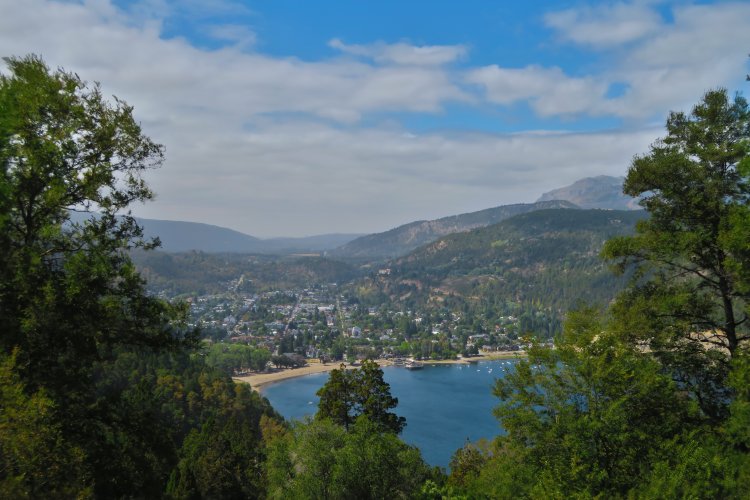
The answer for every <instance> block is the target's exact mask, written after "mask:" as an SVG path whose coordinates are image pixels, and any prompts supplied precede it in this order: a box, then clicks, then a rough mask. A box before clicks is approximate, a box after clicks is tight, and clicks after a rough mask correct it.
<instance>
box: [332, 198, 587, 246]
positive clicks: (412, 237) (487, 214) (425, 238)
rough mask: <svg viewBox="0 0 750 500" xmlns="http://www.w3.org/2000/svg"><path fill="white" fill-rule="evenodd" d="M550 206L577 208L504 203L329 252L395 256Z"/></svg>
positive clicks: (391, 231) (405, 227)
mask: <svg viewBox="0 0 750 500" xmlns="http://www.w3.org/2000/svg"><path fill="white" fill-rule="evenodd" d="M549 208H561V209H562V208H564V209H577V208H579V207H578V206H576V205H575V204H573V203H571V202H568V201H564V200H551V201H543V202H538V203H516V204H512V205H500V206H498V207H493V208H487V209H484V210H479V211H476V212H467V213H464V214H459V215H450V216H447V217H441V218H439V219H434V220H422V221H414V222H409V223H407V224H403V225H401V226H398V227H395V228H393V229H389V230H388V231H384V232H382V233H374V234H368V235H365V236H361V237H359V238H356V239H354V240H352V241H350V242H348V243H346V244H345V245H342V246H341V247H339V248H336V249H335V250H333V251H331V252H329V253H328V255H330V256H332V257H341V258H359V259H392V258H397V257H400V256H402V255H405V254H407V253H409V252H410V251H412V250H415V249H416V248H419V247H420V246H422V245H425V244H427V243H430V242H432V241H435V240H437V239H438V238H440V237H441V236H446V235H448V234H453V233H460V232H465V231H470V230H472V229H476V228H479V227H485V226H489V225H492V224H495V223H498V222H501V221H503V220H505V219H508V218H509V217H513V216H515V215H519V214H522V213H526V212H530V211H534V210H543V209H549Z"/></svg>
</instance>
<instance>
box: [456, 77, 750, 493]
mask: <svg viewBox="0 0 750 500" xmlns="http://www.w3.org/2000/svg"><path fill="white" fill-rule="evenodd" d="M749 127H750V111H748V107H747V104H746V102H745V101H744V99H742V98H741V97H736V98H735V99H734V101H731V100H730V99H729V97H728V96H727V93H726V92H725V91H723V90H719V91H712V92H709V93H707V94H706V96H705V97H704V99H703V101H702V102H701V103H700V104H699V105H697V106H696V107H695V108H694V110H693V112H692V114H691V115H690V116H687V115H685V114H682V113H673V114H671V115H670V118H669V121H668V122H667V131H668V135H667V137H665V138H664V139H662V140H660V141H658V142H657V143H655V144H654V145H653V146H652V148H651V152H650V153H649V154H648V155H645V156H641V157H637V158H636V159H635V160H634V162H633V166H632V167H631V169H630V171H629V173H628V177H627V179H626V181H625V192H626V193H627V194H629V195H631V196H640V195H642V196H643V199H642V201H641V204H642V205H643V206H644V207H645V208H646V209H647V210H648V211H649V213H650V218H648V219H644V220H641V221H640V222H639V223H638V225H637V231H636V234H635V235H633V236H621V237H617V238H613V239H612V240H610V241H609V242H607V244H606V246H605V250H604V255H605V256H607V257H609V258H611V259H613V260H614V261H615V264H616V267H617V269H618V270H619V271H626V270H629V269H632V268H633V267H634V268H635V275H634V279H633V280H632V282H631V284H630V286H629V287H628V289H627V290H625V292H624V293H622V294H621V295H620V297H619V298H618V299H617V302H616V304H615V305H614V307H613V308H612V310H611V311H612V315H611V316H612V317H611V318H610V319H609V320H608V321H607V322H605V321H603V320H599V319H597V317H598V316H597V314H596V313H595V311H591V310H588V311H583V312H580V313H576V314H571V315H570V316H569V317H568V319H567V321H566V325H565V330H564V333H563V335H562V336H561V337H560V338H558V339H557V341H556V345H555V348H554V349H553V348H540V347H534V348H532V349H531V350H530V351H529V356H528V360H527V361H522V362H519V363H518V364H517V367H516V370H515V372H513V373H511V374H509V375H508V376H506V377H505V378H504V379H501V380H498V381H497V383H496V387H495V394H496V395H497V396H498V397H499V398H500V400H501V404H500V406H499V407H498V408H497V409H496V415H497V416H498V418H499V419H500V421H501V424H502V425H503V427H504V428H505V429H506V431H507V435H505V436H501V437H499V438H498V439H497V441H496V443H495V448H494V450H492V453H491V456H489V458H487V459H486V462H485V464H484V465H482V466H481V470H480V472H479V474H478V475H468V477H469V480H468V481H464V484H465V490H466V491H467V492H469V494H470V495H471V496H476V497H482V496H487V497H492V498H494V497H503V498H505V497H528V498H540V497H543V498H569V497H585V498H591V497H598V498H600V497H606V498H610V497H615V498H617V497H620V498H624V497H628V498H744V497H746V496H747V491H748V489H749V488H750V482H749V478H750V474H748V473H747V472H746V471H747V465H748V464H749V463H750V461H749V458H748V457H750V454H748V450H750V446H748V445H750V441H749V439H750V438H748V436H749V434H748V432H747V429H748V427H749V426H750V419H749V418H748V415H750V410H748V408H750V405H749V404H748V400H750V396H749V394H748V390H747V387H748V383H750V370H748V366H750V365H749V364H748V362H747V353H746V350H745V348H744V343H745V342H746V340H747V339H748V338H750V334H749V333H748V326H747V324H746V319H747V316H746V314H747V309H748V305H747V294H748V290H749V288H748V285H750V282H749V281H748V274H747V269H748V266H749V265H750V259H748V256H750V255H749V254H748V245H747V241H748V238H747V236H748V235H749V234H750V216H748V207H747V201H748V196H749V195H750V186H748V182H747V180H748V178H747V174H748V172H747V171H746V168H747V165H748V160H747V158H748V153H750V128H749ZM631 266H632V267H631ZM457 457H458V458H464V457H463V456H462V455H457ZM470 463H471V461H470ZM469 470H472V469H471V468H470V469H469ZM463 477H467V476H466V475H464V476H463Z"/></svg>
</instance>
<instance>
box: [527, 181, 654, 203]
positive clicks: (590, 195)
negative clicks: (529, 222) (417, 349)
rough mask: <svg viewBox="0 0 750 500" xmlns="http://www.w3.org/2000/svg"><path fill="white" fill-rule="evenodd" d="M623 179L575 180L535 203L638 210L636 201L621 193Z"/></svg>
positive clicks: (548, 193) (545, 194) (546, 194)
mask: <svg viewBox="0 0 750 500" xmlns="http://www.w3.org/2000/svg"><path fill="white" fill-rule="evenodd" d="M624 181H625V178H624V177H613V176H610V175H597V176H596V177H586V178H584V179H580V180H577V181H576V182H574V183H573V184H571V185H569V186H565V187H561V188H558V189H553V190H552V191H549V192H547V193H544V194H543V195H542V196H540V197H539V199H538V200H537V202H542V201H551V200H566V201H569V202H571V203H575V204H576V205H578V206H579V207H581V208H607V209H611V210H639V209H640V207H639V206H638V200H637V199H635V198H632V197H630V196H628V195H626V194H624V193H623V192H622V183H623V182H624Z"/></svg>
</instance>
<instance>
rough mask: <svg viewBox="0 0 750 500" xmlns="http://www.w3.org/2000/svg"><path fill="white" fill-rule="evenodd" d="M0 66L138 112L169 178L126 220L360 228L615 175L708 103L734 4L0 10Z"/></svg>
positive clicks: (278, 229) (729, 45)
mask: <svg viewBox="0 0 750 500" xmlns="http://www.w3.org/2000/svg"><path fill="white" fill-rule="evenodd" d="M0 8H2V12H3V16H1V17H0V53H2V55H23V54H26V53H31V52H33V53H37V54H41V55H42V56H43V57H44V58H45V59H46V60H47V62H48V63H49V64H50V65H51V66H55V67H56V66H61V67H64V68H66V69H68V70H71V71H76V72H78V73H79V74H80V75H81V76H82V77H83V78H85V79H87V80H90V81H100V82H101V83H102V85H103V88H104V90H105V92H107V93H110V94H115V95H117V96H118V97H121V98H123V99H125V100H126V101H127V102H128V103H130V104H132V105H133V106H135V115H136V117H137V118H138V119H139V120H140V121H141V122H142V124H143V127H144V129H145V130H146V132H147V133H148V134H149V135H151V136H152V138H154V139H155V140H156V141H158V142H161V143H163V144H165V146H166V148H167V161H166V162H165V164H164V166H163V167H162V168H161V169H160V170H158V171H154V172H153V173H150V175H149V177H148V179H147V181H149V183H150V184H151V186H152V187H153V188H154V190H155V191H156V192H157V199H156V201H155V202H152V203H150V204H148V205H146V206H142V207H141V206H139V207H136V209H135V212H136V213H137V214H138V215H141V216H144V217H152V218H162V219H175V220H192V221H199V222H207V223H212V224H218V225H223V226H227V227H232V228H234V229H238V230H241V231H244V232H246V233H249V234H253V235H256V236H261V237H267V236H279V235H287V236H297V235H305V234H317V233H326V232H374V231H382V230H386V229H389V228H390V227H394V226H396V225H399V224H402V223H406V222H409V221H412V220H416V219H429V218H436V217H440V216H445V215H451V214H456V213H461V212H466V211H472V210H479V209H483V208H488V207H491V206H497V205H501V204H507V203H518V202H531V201H534V200H535V199H536V198H537V197H538V196H539V195H541V194H542V193H543V192H545V191H548V190H550V189H553V188H556V187H560V186H563V185H566V184H570V183H571V182H573V181H575V180H577V179H580V178H582V177H586V176H592V175H600V174H607V175H624V174H625V172H626V171H627V168H628V165H629V163H630V161H631V160H632V158H633V156H634V155H636V154H640V153H644V152H646V151H647V149H648V145H649V144H650V143H651V142H653V141H654V140H655V139H656V138H658V137H659V136H660V135H661V134H662V130H663V123H664V119H665V118H666V116H667V113H668V111H669V110H673V109H680V110H687V109H689V107H690V106H691V105H692V104H694V103H695V102H697V101H698V100H699V99H700V97H701V95H702V93H703V92H705V91H706V90H708V89H711V88H715V87H718V86H723V87H727V88H729V89H730V90H733V91H734V90H743V89H745V90H746V89H747V87H748V84H746V83H745V81H744V77H745V74H746V73H748V72H750V69H749V68H748V58H747V53H748V52H750V30H748V29H747V20H748V19H750V3H748V2H731V1H726V2H722V1H716V2H690V1H673V2H670V1H655V0H636V1H620V2H603V1H598V2H586V1H566V2H543V1H539V2H492V1H487V0H484V1H480V0H463V1H460V2H458V1H434V0H433V1H430V2H421V1H412V2H404V1H390V0H388V1H378V2H372V1H335V2H334V1H327V0H316V1H309V0H308V1H304V0H257V1H235V0H204V1H199V0H183V1H176V0H142V1H136V2H128V1H114V0H85V1H62V0H58V1H53V0H24V1H23V2H18V1H14V0H0Z"/></svg>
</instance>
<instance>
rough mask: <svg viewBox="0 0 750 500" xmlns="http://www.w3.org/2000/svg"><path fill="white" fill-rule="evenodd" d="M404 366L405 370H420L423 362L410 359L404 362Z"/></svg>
mask: <svg viewBox="0 0 750 500" xmlns="http://www.w3.org/2000/svg"><path fill="white" fill-rule="evenodd" d="M404 366H405V367H406V369H407V370H421V369H422V368H424V363H422V362H420V361H415V360H413V359H410V360H408V361H407V362H406V363H404Z"/></svg>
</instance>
